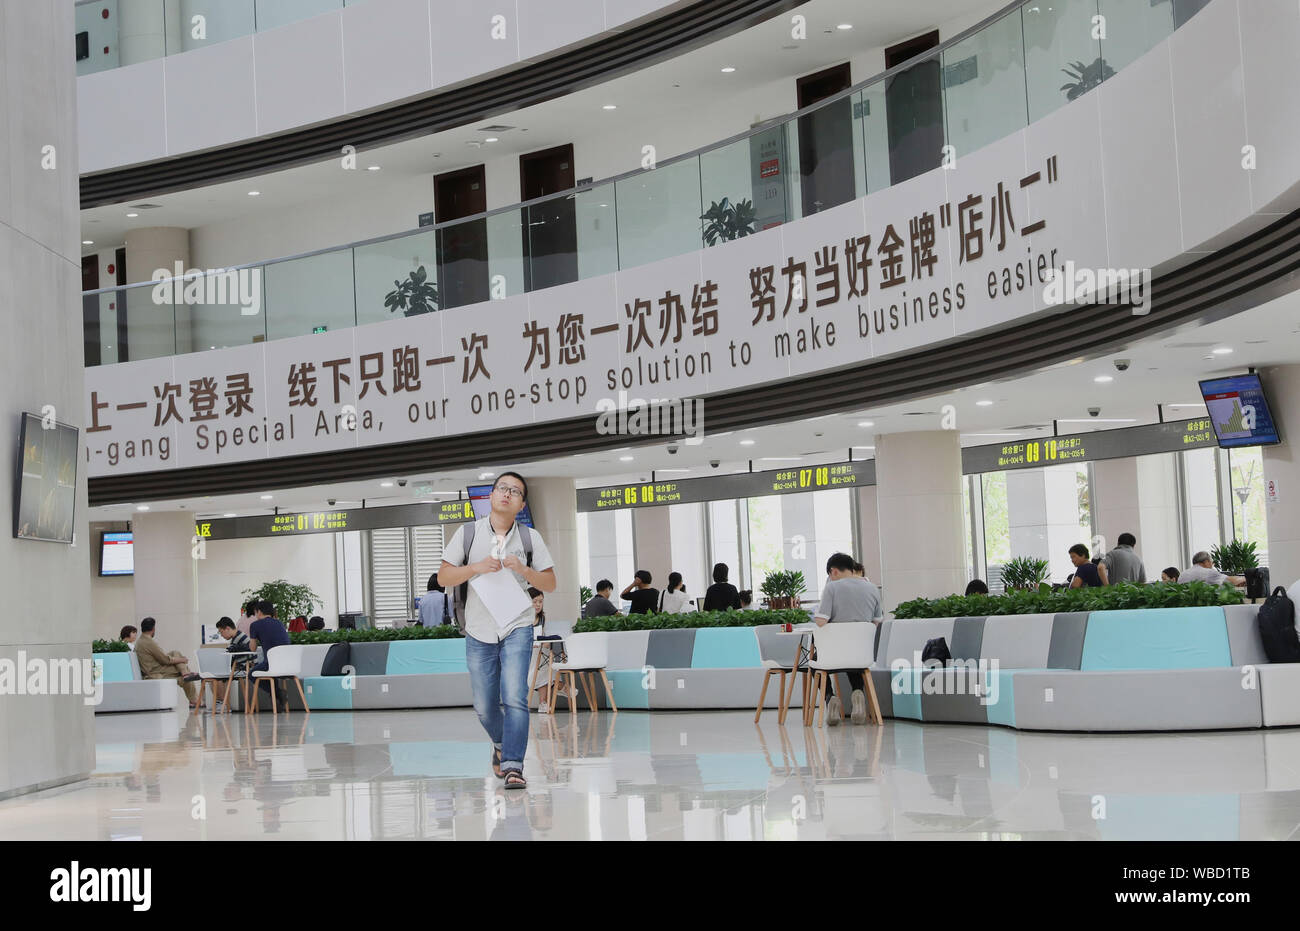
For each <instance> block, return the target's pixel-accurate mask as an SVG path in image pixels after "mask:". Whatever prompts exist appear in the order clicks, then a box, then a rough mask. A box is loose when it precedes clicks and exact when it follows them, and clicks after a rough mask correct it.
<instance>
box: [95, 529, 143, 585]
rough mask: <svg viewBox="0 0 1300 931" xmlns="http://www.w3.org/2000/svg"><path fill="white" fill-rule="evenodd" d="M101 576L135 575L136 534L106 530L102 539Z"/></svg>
mask: <svg viewBox="0 0 1300 931" xmlns="http://www.w3.org/2000/svg"><path fill="white" fill-rule="evenodd" d="M99 574H100V575H135V534H134V533H132V532H131V531H129V530H128V531H125V532H118V531H111V530H106V531H104V533H103V535H102V536H101V538H100V546H99Z"/></svg>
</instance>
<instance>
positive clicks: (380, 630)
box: [289, 624, 461, 644]
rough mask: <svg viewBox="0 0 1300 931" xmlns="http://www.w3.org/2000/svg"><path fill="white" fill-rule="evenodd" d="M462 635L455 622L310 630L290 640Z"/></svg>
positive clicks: (364, 640)
mask: <svg viewBox="0 0 1300 931" xmlns="http://www.w3.org/2000/svg"><path fill="white" fill-rule="evenodd" d="M460 636H461V632H460V631H459V630H457V628H456V625H455V624H439V625H438V626H437V627H377V628H366V629H363V630H352V629H351V628H347V629H345V630H309V631H307V632H305V633H298V634H290V635H289V642H290V643H295V644H312V643H375V642H378V641H382V640H454V639H456V638H457V637H460Z"/></svg>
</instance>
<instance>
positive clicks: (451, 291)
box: [433, 165, 488, 308]
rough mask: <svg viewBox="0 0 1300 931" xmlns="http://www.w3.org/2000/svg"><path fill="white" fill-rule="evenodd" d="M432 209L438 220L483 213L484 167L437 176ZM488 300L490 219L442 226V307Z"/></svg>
mask: <svg viewBox="0 0 1300 931" xmlns="http://www.w3.org/2000/svg"><path fill="white" fill-rule="evenodd" d="M433 210H434V219H435V220H436V221H437V222H438V223H446V222H449V221H452V220H459V219H461V218H462V217H472V216H474V215H475V214H479V213H484V212H485V211H486V210H487V185H486V183H485V181H484V172H483V166H482V165H475V166H473V167H472V168H462V169H460V170H459V171H449V172H447V173H446V174H443V175H438V176H437V177H435V178H434V179H433ZM487 299H488V243H487V220H484V219H478V220H469V221H466V222H464V223H453V224H452V225H451V226H448V227H444V228H441V229H439V230H438V301H439V306H440V307H443V308H446V307H460V306H462V305H464V304H475V303H477V302H479V301H486V300H487Z"/></svg>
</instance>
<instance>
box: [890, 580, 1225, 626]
mask: <svg viewBox="0 0 1300 931" xmlns="http://www.w3.org/2000/svg"><path fill="white" fill-rule="evenodd" d="M1245 601H1246V596H1245V595H1244V594H1242V593H1241V592H1240V591H1238V590H1237V589H1235V588H1233V587H1232V586H1231V585H1229V584H1228V583H1226V582H1225V583H1224V584H1222V585H1217V586H1216V585H1211V584H1209V583H1208V582H1187V583H1182V582H1157V583H1154V584H1152V585H1135V584H1133V583H1132V582H1120V583H1119V584H1117V585H1108V586H1102V587H1101V588H1063V589H1060V590H1057V591H1053V590H1052V589H1051V588H1049V587H1047V586H1042V587H1040V588H1038V589H1036V590H1031V591H1014V592H1007V593H1006V594H1005V595H948V596H947V597H945V598H916V599H914V600H912V601H905V602H903V603H902V604H900V605H899V606H898V607H897V608H895V609H894V617H895V618H898V619H899V620H907V619H910V618H920V617H982V616H985V615H998V614H1065V613H1067V612H1071V611H1132V610H1137V609H1141V608H1199V607H1206V606H1217V605H1239V604H1244V603H1245Z"/></svg>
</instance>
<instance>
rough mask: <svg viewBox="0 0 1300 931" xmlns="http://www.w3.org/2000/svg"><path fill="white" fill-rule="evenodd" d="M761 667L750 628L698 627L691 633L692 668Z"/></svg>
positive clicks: (756, 641)
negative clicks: (693, 633) (693, 639)
mask: <svg viewBox="0 0 1300 931" xmlns="http://www.w3.org/2000/svg"><path fill="white" fill-rule="evenodd" d="M791 652H792V653H793V650H792V651H791ZM762 665H763V661H762V658H761V657H760V656H759V653H758V638H757V637H755V636H754V629H753V628H752V627H701V628H700V629H698V630H697V631H695V650H694V653H693V654H692V655H691V668H692V669H751V668H757V667H760V666H762Z"/></svg>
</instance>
